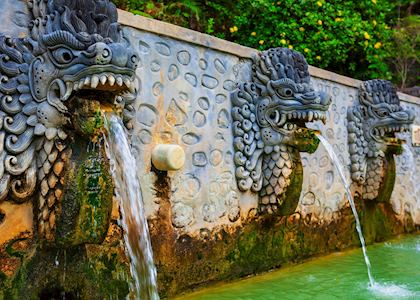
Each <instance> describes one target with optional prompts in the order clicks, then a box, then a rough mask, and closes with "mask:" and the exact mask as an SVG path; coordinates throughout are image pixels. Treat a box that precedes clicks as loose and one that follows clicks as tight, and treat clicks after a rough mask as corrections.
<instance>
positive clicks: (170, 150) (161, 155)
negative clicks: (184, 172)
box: [152, 144, 185, 171]
mask: <svg viewBox="0 0 420 300" xmlns="http://www.w3.org/2000/svg"><path fill="white" fill-rule="evenodd" d="M152 163H153V165H154V166H155V167H156V169H158V170H160V171H176V170H179V169H181V168H182V167H183V166H184V163H185V152H184V149H182V147H181V146H179V145H173V144H160V145H157V146H156V147H155V148H154V149H153V152H152Z"/></svg>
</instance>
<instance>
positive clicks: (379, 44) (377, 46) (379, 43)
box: [373, 42, 382, 49]
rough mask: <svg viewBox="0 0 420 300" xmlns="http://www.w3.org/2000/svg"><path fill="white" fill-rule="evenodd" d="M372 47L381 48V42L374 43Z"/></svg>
mask: <svg viewBox="0 0 420 300" xmlns="http://www.w3.org/2000/svg"><path fill="white" fill-rule="evenodd" d="M373 47H375V49H379V48H381V47H382V43H381V42H377V43H376V44H375V46H373Z"/></svg>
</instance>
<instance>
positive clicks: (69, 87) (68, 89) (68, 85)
mask: <svg viewBox="0 0 420 300" xmlns="http://www.w3.org/2000/svg"><path fill="white" fill-rule="evenodd" d="M72 92H73V83H72V82H66V93H65V94H64V96H63V97H62V98H61V101H66V100H67V99H68V98H69V97H70V96H71V93H72Z"/></svg>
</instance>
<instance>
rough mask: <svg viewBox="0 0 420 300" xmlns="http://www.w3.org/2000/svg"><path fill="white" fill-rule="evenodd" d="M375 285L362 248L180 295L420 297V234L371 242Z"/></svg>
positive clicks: (217, 298) (210, 299) (211, 298)
mask: <svg viewBox="0 0 420 300" xmlns="http://www.w3.org/2000/svg"><path fill="white" fill-rule="evenodd" d="M367 250H368V255H369V258H370V260H371V263H372V273H373V276H374V278H375V281H376V284H375V286H374V287H369V286H368V282H369V281H368V277H367V273H366V265H365V264H364V261H363V255H362V250H361V249H360V248H358V249H354V250H350V251H346V252H340V253H334V254H331V255H328V256H326V257H322V258H316V259H314V260H312V261H308V262H306V263H303V264H299V265H294V266H291V267H287V268H283V269H280V270H277V271H273V272H269V273H266V274H263V275H259V276H254V277H252V278H247V279H244V280H240V281H237V282H233V283H228V284H219V285H217V286H214V287H211V288H206V289H202V290H199V291H197V292H194V293H191V294H188V295H183V296H180V297H179V298H178V299H203V300H222V299H235V300H241V299H242V300H244V299H276V300H277V299H311V300H313V299H322V300H329V299H352V300H356V299H420V235H416V236H405V237H401V238H398V239H395V240H392V241H388V242H386V243H381V244H375V245H371V246H368V249H367Z"/></svg>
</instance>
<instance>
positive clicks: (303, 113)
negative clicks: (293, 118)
mask: <svg viewBox="0 0 420 300" xmlns="http://www.w3.org/2000/svg"><path fill="white" fill-rule="evenodd" d="M302 119H304V120H305V119H306V112H305V111H303V112H302Z"/></svg>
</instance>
